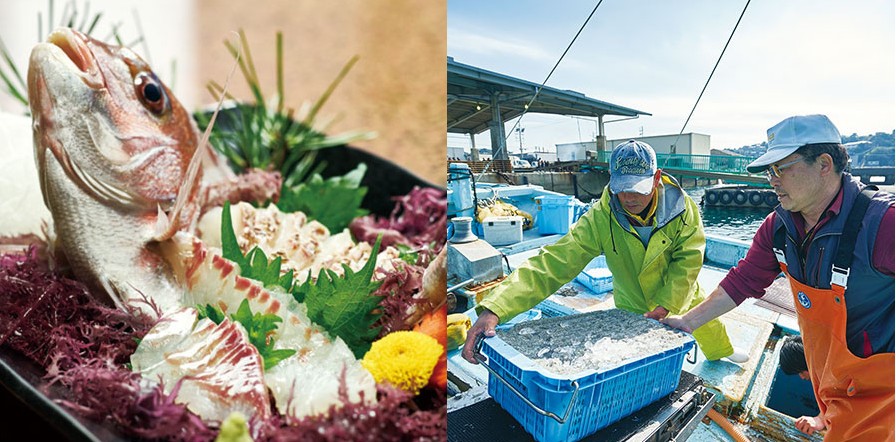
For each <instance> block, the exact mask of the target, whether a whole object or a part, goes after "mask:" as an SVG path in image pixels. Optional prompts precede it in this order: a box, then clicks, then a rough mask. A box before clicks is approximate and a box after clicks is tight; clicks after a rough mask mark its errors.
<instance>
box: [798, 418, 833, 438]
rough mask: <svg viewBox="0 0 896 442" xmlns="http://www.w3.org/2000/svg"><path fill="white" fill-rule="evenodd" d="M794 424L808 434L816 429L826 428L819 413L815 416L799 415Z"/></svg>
mask: <svg viewBox="0 0 896 442" xmlns="http://www.w3.org/2000/svg"><path fill="white" fill-rule="evenodd" d="M794 425H796V429H797V430H800V431H802V432H803V433H806V434H808V435H809V436H811V435H812V433H814V432H816V431H821V430H824V429H825V428H827V426H826V425H825V424H824V419H823V418H822V417H821V415H820V414H819V415H818V416H815V417H810V416H800V418H799V419H797V420H796V422H794Z"/></svg>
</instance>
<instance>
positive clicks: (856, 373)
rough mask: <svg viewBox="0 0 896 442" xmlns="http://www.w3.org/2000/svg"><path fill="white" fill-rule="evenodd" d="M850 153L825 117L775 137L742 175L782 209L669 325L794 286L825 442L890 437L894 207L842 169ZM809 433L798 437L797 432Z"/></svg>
mask: <svg viewBox="0 0 896 442" xmlns="http://www.w3.org/2000/svg"><path fill="white" fill-rule="evenodd" d="M848 159H849V155H848V154H847V153H846V150H845V149H844V148H843V145H842V144H841V143H840V132H839V131H838V130H837V128H836V127H835V126H834V124H833V123H832V122H831V120H830V119H828V117H826V116H824V115H800V116H793V117H789V118H787V119H785V120H784V121H781V122H780V123H778V124H776V125H774V126H773V127H771V128H770V129H769V130H768V149H767V151H766V152H765V154H763V155H762V156H760V157H759V158H757V159H756V160H755V161H753V162H752V163H750V164H749V165H748V166H747V170H748V171H750V172H753V173H757V172H765V174H766V175H767V177H768V180H769V183H770V184H771V185H772V187H773V188H774V190H775V193H776V194H777V195H778V201H779V202H780V205H779V206H778V207H777V208H775V210H774V211H773V212H772V213H771V214H769V216H768V217H767V218H766V219H765V221H764V222H763V224H762V225H761V226H760V227H759V229H757V231H756V235H755V236H754V238H753V244H752V246H751V247H750V249H749V251H748V252H747V255H746V257H745V258H744V259H742V260H741V261H740V262H739V263H738V265H737V267H736V268H734V269H732V270H731V271H730V272H728V275H727V276H726V277H725V279H723V280H722V282H721V283H719V286H718V288H716V289H715V291H713V292H712V293H711V294H710V296H709V297H708V298H707V299H706V301H704V302H703V303H702V304H700V305H698V306H697V307H695V308H694V309H692V310H690V311H689V312H687V313H685V314H684V315H681V316H676V315H672V316H669V317H667V318H665V319H663V322H665V323H666V324H668V325H671V326H673V327H677V328H679V329H682V330H685V331H690V330H693V329H695V328H698V327H700V326H701V325H702V324H704V323H706V322H707V321H710V320H712V319H714V318H717V317H718V316H720V315H722V314H724V313H725V312H727V311H729V310H731V309H733V308H734V307H736V306H737V305H739V304H740V303H741V302H743V301H744V300H745V299H746V298H760V297H762V296H763V295H764V293H765V289H766V288H767V287H768V286H770V285H771V284H772V282H773V281H774V279H775V278H776V277H777V276H778V274H780V273H781V272H783V273H784V274H785V275H786V277H787V278H788V280H789V282H790V287H791V291H792V292H793V300H794V306H795V308H796V311H797V319H798V321H799V326H800V334H801V336H802V342H803V347H804V350H805V354H806V362H807V368H808V370H807V371H808V375H809V378H810V380H811V381H812V388H813V390H814V391H815V398H816V401H817V402H818V407H819V409H820V410H821V414H820V415H819V416H820V418H819V419H815V420H813V422H812V424H811V428H808V430H809V431H806V430H804V431H806V432H812V431H819V430H824V429H826V433H825V440H826V441H837V442H840V441H892V440H893V439H894V421H893V417H894V382H893V380H894V298H896V297H894V293H896V287H894V257H893V256H894V222H893V218H894V213H893V212H894V209H893V207H894V204H893V202H894V199H893V194H891V193H887V192H880V191H878V190H877V189H876V188H874V187H873V186H865V185H864V184H863V183H862V182H861V181H859V180H858V179H857V178H854V177H853V176H852V175H850V174H849V173H848V172H846V166H847V163H848ZM801 429H803V428H801Z"/></svg>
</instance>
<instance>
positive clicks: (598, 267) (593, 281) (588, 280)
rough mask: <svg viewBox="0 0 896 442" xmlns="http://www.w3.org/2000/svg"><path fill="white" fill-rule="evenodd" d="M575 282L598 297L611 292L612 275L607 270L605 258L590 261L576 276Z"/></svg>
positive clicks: (601, 256)
mask: <svg viewBox="0 0 896 442" xmlns="http://www.w3.org/2000/svg"><path fill="white" fill-rule="evenodd" d="M576 281H578V282H579V283H580V284H582V285H584V286H585V287H587V288H588V289H589V290H591V291H592V292H594V293H596V294H598V295H599V294H601V293H606V292H609V291H611V290H613V274H612V273H610V269H608V268H607V258H606V257H605V256H604V255H600V256H598V257H596V258H594V259H592V260H591V262H590V263H588V265H587V266H585V268H584V269H583V270H582V271H581V272H580V273H579V274H578V275H577V276H576Z"/></svg>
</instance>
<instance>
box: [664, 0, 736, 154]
mask: <svg viewBox="0 0 896 442" xmlns="http://www.w3.org/2000/svg"><path fill="white" fill-rule="evenodd" d="M749 6H750V0H747V4H746V5H744V10H743V11H741V13H740V17H738V18H737V23H735V24H734V29H732V30H731V35H729V36H728V41H727V42H725V47H724V48H722V53H721V54H719V59H718V60H716V65H715V66H713V67H712V72H710V73H709V78H707V79H706V83H704V84H703V90H701V91H700V95H699V96H698V97H697V101H696V102H694V107H692V108H691V113H689V114H688V118H687V119H686V120H685V121H684V125H683V126H681V130H680V131H679V132H678V136H676V137H675V142H674V143H672V146H678V139H679V138H681V135H682V134H683V133H684V128H685V127H687V126H688V122H689V121H691V117H692V116H693V115H694V111H695V110H697V104H698V103H700V99H701V98H703V93H704V92H706V88H707V86H709V81H710V80H712V76H713V74H715V73H716V68H717V67H719V63H720V62H721V61H722V57H723V56H724V55H725V51H726V50H727V49H728V44H729V43H731V39H732V38H734V32H735V31H737V27H738V25H740V21H741V19H743V18H744V14H746V12H747V7H749ZM669 158H671V156H670V157H666V161H669ZM663 166H665V164H663Z"/></svg>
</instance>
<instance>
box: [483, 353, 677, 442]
mask: <svg viewBox="0 0 896 442" xmlns="http://www.w3.org/2000/svg"><path fill="white" fill-rule="evenodd" d="M693 347H694V341H693V339H691V340H690V341H688V342H686V343H685V344H683V345H682V346H680V347H677V348H674V349H670V350H666V351H664V352H661V353H658V354H654V355H650V356H646V357H644V358H641V359H637V360H633V361H630V362H628V363H625V364H623V365H621V366H619V367H616V368H612V369H608V370H604V371H599V372H598V371H594V370H586V371H583V372H581V373H577V374H573V375H557V374H553V373H549V372H547V371H546V370H544V369H543V368H541V367H540V366H539V365H538V364H537V363H536V362H534V361H532V360H531V359H529V358H528V357H526V356H525V355H523V354H521V353H519V352H518V351H516V350H515V349H514V348H513V347H511V346H509V345H508V344H507V343H505V342H504V341H503V340H501V338H500V337H498V336H495V337H492V338H488V339H485V340H483V341H482V348H481V350H482V354H483V355H485V356H487V357H488V365H489V367H490V368H491V369H492V370H494V371H495V372H496V373H498V374H499V375H500V376H501V377H502V378H504V380H506V381H507V382H508V383H509V384H511V385H512V386H513V388H515V389H516V390H517V391H519V392H522V394H524V395H525V396H526V398H527V399H528V400H529V401H531V402H532V403H533V404H534V405H535V406H537V407H539V408H541V409H542V410H545V411H549V412H551V413H554V414H556V415H558V416H561V417H562V416H564V414H565V412H566V410H567V408H568V407H569V409H570V412H569V415H568V417H567V419H566V421H565V422H564V423H562V424H561V423H559V422H557V420H555V419H553V418H551V417H549V416H544V415H542V414H540V413H538V412H537V411H536V410H535V409H533V408H532V407H531V406H529V405H528V404H526V402H525V401H524V400H523V399H522V398H520V397H519V396H518V395H517V394H516V393H514V392H513V391H512V390H511V389H510V388H509V387H507V386H506V385H505V384H504V383H503V382H501V381H500V380H499V379H497V378H496V377H495V375H494V374H489V379H488V393H489V395H491V397H492V398H494V399H495V401H496V402H497V403H498V404H500V405H501V407H503V408H504V409H505V410H507V412H508V413H510V415H512V416H513V417H514V418H515V419H516V420H517V421H518V422H519V423H520V424H521V425H522V426H523V428H524V429H525V430H526V431H528V432H529V433H530V434H531V435H532V436H533V437H534V438H535V440H537V441H540V442H547V441H552V442H562V441H577V440H580V439H582V438H584V437H586V436H588V435H590V434H592V433H594V432H596V431H598V430H600V429H602V428H605V427H607V426H609V425H611V424H613V423H614V422H616V421H618V420H620V419H622V418H624V417H626V416H628V415H630V414H632V413H634V412H636V411H638V410H640V409H641V408H644V407H645V406H647V405H649V404H650V403H652V402H654V401H656V400H658V399H660V398H661V397H663V396H666V395H668V394H670V393H672V391H674V390H675V388H677V387H678V381H679V377H680V375H681V367H682V364H683V363H684V358H685V355H686V354H687V352H688V351H690V350H691V348H693ZM573 381H576V382H578V393H576V394H575V395H574V394H573V393H574V391H575V387H574V386H573V384H572V382H573ZM573 400H574V402H572V403H571V401H573Z"/></svg>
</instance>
